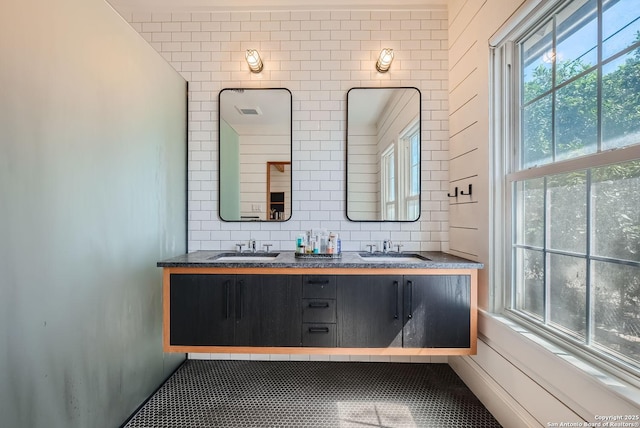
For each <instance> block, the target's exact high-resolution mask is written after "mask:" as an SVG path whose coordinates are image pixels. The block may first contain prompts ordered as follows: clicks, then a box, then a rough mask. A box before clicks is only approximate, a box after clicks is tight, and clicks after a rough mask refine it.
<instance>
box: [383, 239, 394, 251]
mask: <svg viewBox="0 0 640 428" xmlns="http://www.w3.org/2000/svg"><path fill="white" fill-rule="evenodd" d="M392 246H393V244H392V243H391V239H387V240H384V241H382V252H383V253H385V254H386V253H388V252H389V251H391V247H392Z"/></svg>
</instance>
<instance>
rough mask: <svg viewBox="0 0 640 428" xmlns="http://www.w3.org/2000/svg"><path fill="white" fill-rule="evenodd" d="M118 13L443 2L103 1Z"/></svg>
mask: <svg viewBox="0 0 640 428" xmlns="http://www.w3.org/2000/svg"><path fill="white" fill-rule="evenodd" d="M107 1H108V2H109V3H110V4H111V5H112V6H113V8H114V9H116V10H117V11H118V12H120V13H121V14H127V13H140V12H147V13H148V12H155V13H166V12H205V11H222V10H224V11H235V10H239V11H242V10H247V11H248V10H251V11H260V10H327V9H330V10H340V9H342V10H353V9H356V10H357V9H366V10H403V9H404V10H406V9H412V10H444V9H446V8H447V0H386V1H385V0H233V1H229V0H107Z"/></svg>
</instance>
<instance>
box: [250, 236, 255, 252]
mask: <svg viewBox="0 0 640 428" xmlns="http://www.w3.org/2000/svg"><path fill="white" fill-rule="evenodd" d="M249 252H252V253H255V252H256V240H255V239H249Z"/></svg>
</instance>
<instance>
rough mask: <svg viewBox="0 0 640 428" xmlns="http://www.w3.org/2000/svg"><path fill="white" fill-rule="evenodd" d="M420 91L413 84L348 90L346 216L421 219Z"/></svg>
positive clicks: (355, 218) (394, 219)
mask: <svg viewBox="0 0 640 428" xmlns="http://www.w3.org/2000/svg"><path fill="white" fill-rule="evenodd" d="M421 109H422V108H421V95H420V91H419V90H418V89H417V88H407V87H403V88H352V89H350V90H349V92H348V93H347V166H346V169H347V184H346V189H347V195H346V199H347V204H346V206H347V218H348V219H349V220H351V221H416V220H418V219H419V218H420V190H421V189H420V177H421Z"/></svg>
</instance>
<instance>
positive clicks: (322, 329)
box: [309, 327, 329, 333]
mask: <svg viewBox="0 0 640 428" xmlns="http://www.w3.org/2000/svg"><path fill="white" fill-rule="evenodd" d="M309 333H329V327H309Z"/></svg>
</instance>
